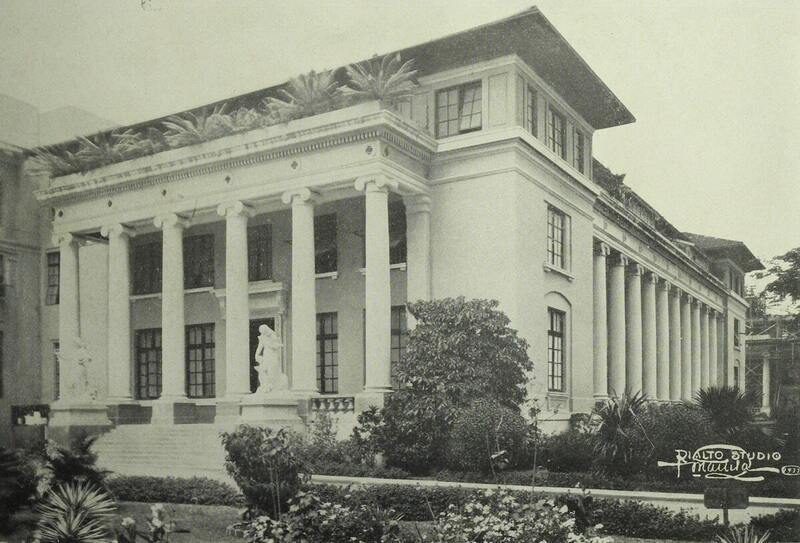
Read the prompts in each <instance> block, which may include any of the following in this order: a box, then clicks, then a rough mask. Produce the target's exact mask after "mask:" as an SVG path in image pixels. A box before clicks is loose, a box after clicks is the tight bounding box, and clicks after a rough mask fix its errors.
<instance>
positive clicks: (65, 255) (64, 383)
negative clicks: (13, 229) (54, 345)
mask: <svg viewBox="0 0 800 543" xmlns="http://www.w3.org/2000/svg"><path fill="white" fill-rule="evenodd" d="M53 242H54V243H55V244H57V245H58V246H59V248H60V268H59V276H58V345H59V347H58V349H59V353H58V358H59V361H60V368H59V371H60V374H59V375H60V377H59V389H60V390H61V399H62V400H66V401H69V399H70V398H69V392H70V383H71V373H70V372H71V370H72V365H73V361H74V360H75V353H76V348H77V345H76V342H77V341H78V339H79V338H80V333H81V330H80V324H79V323H80V312H79V311H80V309H79V305H78V295H79V292H78V240H77V239H75V237H74V236H73V235H72V234H57V235H55V236H53Z"/></svg>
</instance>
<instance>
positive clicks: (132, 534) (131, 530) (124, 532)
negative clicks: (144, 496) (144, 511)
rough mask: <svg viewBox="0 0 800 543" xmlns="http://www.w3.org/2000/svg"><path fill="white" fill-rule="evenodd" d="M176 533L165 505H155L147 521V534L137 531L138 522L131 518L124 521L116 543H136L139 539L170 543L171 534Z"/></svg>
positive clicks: (152, 506)
mask: <svg viewBox="0 0 800 543" xmlns="http://www.w3.org/2000/svg"><path fill="white" fill-rule="evenodd" d="M174 531H175V523H174V522H173V521H171V520H170V519H169V515H168V514H167V511H166V509H164V505H163V504H160V503H154V504H153V505H151V506H150V518H148V519H147V532H137V531H136V521H135V520H134V519H133V518H131V517H125V518H124V519H122V523H121V525H120V527H119V529H117V530H116V531H115V536H116V537H115V539H116V543H136V541H137V537H139V538H142V539H143V540H145V541H147V543H169V541H170V534H171V533H173V532H174Z"/></svg>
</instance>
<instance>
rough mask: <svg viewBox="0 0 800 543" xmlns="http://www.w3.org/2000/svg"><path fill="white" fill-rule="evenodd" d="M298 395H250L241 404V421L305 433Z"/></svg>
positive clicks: (289, 393)
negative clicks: (299, 412)
mask: <svg viewBox="0 0 800 543" xmlns="http://www.w3.org/2000/svg"><path fill="white" fill-rule="evenodd" d="M299 401H302V400H298V398H297V396H296V394H294V393H292V392H290V391H285V392H281V393H278V394H249V395H247V396H245V397H244V398H243V399H242V402H241V421H242V423H244V424H253V425H258V426H268V427H270V428H290V429H292V430H296V431H303V430H304V428H305V426H304V424H303V421H302V419H301V418H300V416H299V414H298V402H299Z"/></svg>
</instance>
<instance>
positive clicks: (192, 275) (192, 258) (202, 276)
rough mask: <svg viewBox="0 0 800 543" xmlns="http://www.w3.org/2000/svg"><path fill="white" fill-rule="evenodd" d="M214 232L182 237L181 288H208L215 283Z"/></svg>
mask: <svg viewBox="0 0 800 543" xmlns="http://www.w3.org/2000/svg"><path fill="white" fill-rule="evenodd" d="M214 252H215V251H214V234H213V233H209V234H193V235H191V236H186V237H184V238H183V288H184V289H193V288H208V287H213V286H214V284H215V273H216V271H215V268H216V266H215V262H214V258H215V255H214Z"/></svg>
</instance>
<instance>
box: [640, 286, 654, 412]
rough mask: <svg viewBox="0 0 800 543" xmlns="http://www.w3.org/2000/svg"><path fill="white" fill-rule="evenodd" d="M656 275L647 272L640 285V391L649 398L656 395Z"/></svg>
mask: <svg viewBox="0 0 800 543" xmlns="http://www.w3.org/2000/svg"><path fill="white" fill-rule="evenodd" d="M657 282H658V276H657V275H656V274H654V273H652V272H651V273H647V274H646V276H645V278H644V284H643V285H642V391H643V392H644V394H645V395H646V396H647V397H648V398H650V399H651V400H655V399H656V398H657V397H658V373H657V367H656V363H657V362H656V356H657V352H658V339H657V329H658V326H657V313H656V283H657Z"/></svg>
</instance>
